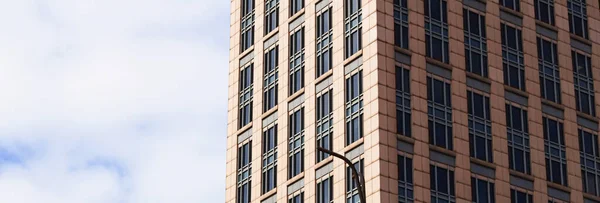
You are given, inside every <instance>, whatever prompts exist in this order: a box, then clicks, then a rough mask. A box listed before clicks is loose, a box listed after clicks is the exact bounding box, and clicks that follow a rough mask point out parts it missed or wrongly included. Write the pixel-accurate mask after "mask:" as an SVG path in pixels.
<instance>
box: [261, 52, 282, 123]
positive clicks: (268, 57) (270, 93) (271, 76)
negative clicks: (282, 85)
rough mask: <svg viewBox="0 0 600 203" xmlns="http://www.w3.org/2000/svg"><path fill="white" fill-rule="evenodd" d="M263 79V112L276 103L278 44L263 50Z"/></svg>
mask: <svg viewBox="0 0 600 203" xmlns="http://www.w3.org/2000/svg"><path fill="white" fill-rule="evenodd" d="M264 64H265V67H264V75H263V78H264V81H263V85H264V87H263V113H264V112H267V111H269V110H271V109H272V108H273V107H275V106H276V105H277V94H278V93H277V90H278V89H279V88H277V87H278V81H279V68H278V66H279V46H275V47H273V48H272V49H270V50H268V51H266V52H265V61H264Z"/></svg>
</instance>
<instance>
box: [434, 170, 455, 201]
mask: <svg viewBox="0 0 600 203" xmlns="http://www.w3.org/2000/svg"><path fill="white" fill-rule="evenodd" d="M429 173H430V176H431V178H430V184H431V185H430V186H431V203H455V202H456V200H455V199H456V197H455V196H454V171H452V170H450V169H447V168H443V167H440V166H436V165H430V169H429Z"/></svg>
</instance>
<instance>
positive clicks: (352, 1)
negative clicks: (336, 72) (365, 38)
mask: <svg viewBox="0 0 600 203" xmlns="http://www.w3.org/2000/svg"><path fill="white" fill-rule="evenodd" d="M344 2H345V4H344V41H345V43H346V51H345V54H344V59H347V58H349V57H350V56H352V55H353V54H355V53H356V52H358V50H360V49H361V48H362V34H361V33H362V8H361V0H344Z"/></svg>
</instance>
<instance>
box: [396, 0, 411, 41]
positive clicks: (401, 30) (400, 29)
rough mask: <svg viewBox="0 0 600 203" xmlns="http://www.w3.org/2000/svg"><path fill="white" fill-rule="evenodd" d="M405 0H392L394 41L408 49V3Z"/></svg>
mask: <svg viewBox="0 0 600 203" xmlns="http://www.w3.org/2000/svg"><path fill="white" fill-rule="evenodd" d="M407 3H408V2H407V0H394V43H395V44H396V46H398V47H400V48H404V49H408V4H407Z"/></svg>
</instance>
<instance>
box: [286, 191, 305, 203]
mask: <svg viewBox="0 0 600 203" xmlns="http://www.w3.org/2000/svg"><path fill="white" fill-rule="evenodd" d="M288 203H304V192H302V193H300V194H296V195H294V196H293V197H292V198H290V199H289V200H288Z"/></svg>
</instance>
